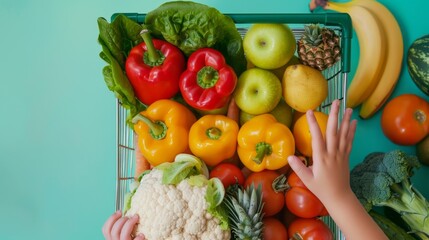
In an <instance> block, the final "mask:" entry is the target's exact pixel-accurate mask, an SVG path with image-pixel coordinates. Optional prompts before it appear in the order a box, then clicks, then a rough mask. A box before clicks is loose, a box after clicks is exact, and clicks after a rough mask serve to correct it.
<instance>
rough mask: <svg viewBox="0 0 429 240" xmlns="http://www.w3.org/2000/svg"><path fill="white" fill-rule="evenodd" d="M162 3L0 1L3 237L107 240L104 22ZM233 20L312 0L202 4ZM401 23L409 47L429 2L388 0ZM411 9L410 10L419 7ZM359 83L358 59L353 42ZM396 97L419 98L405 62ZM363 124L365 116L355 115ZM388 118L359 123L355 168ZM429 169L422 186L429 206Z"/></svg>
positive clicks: (111, 150) (109, 175) (297, 7)
mask: <svg viewBox="0 0 429 240" xmlns="http://www.w3.org/2000/svg"><path fill="white" fill-rule="evenodd" d="M163 2H166V1H159V0H150V1H149V0H147V1H145V0H139V1H137V0H127V1H109V0H92V1H84V0H73V1H70V0H68V1H67V0H66V1H54V0H39V1H30V0H18V1H17V0H0V29H1V37H0V54H1V64H0V74H1V75H0V76H1V77H0V82H1V85H0V110H1V115H0V116H1V117H0V136H1V137H0V189H1V193H0V238H1V239H4V240H14V239H36V240H38V239H62V240H68V239H103V237H102V234H101V226H102V225H103V223H104V221H105V220H106V218H107V217H108V216H109V215H110V214H111V213H113V211H114V207H115V205H114V200H115V166H116V165H115V164H116V162H115V161H116V152H115V151H116V150H115V149H116V146H115V143H116V142H115V141H116V138H115V134H116V132H115V127H116V126H115V124H116V122H115V101H116V100H115V98H114V96H113V94H112V93H111V92H109V91H108V89H107V87H106V86H105V84H104V80H103V77H102V75H101V69H102V67H103V66H104V62H103V61H102V60H101V59H100V58H99V57H98V53H99V52H100V50H101V47H100V46H99V45H98V43H97V36H98V27H97V22H96V21H97V18H98V17H104V18H106V19H110V16H111V15H112V14H113V13H115V12H140V13H145V12H147V11H150V10H152V9H154V8H156V7H157V6H159V5H160V4H161V3H163ZM198 2H201V3H205V4H209V5H211V6H213V7H216V8H218V9H219V10H220V11H222V12H225V13H238V12H244V13H257V12H264V13H275V12H285V13H294V12H297V13H300V12H308V8H307V5H308V2H309V1H308V0H284V1H279V0H264V1H257V0H246V1H244V0H232V1H231V0H213V1H209V0H206V1H198ZM380 2H382V3H384V4H385V5H386V6H387V7H388V8H389V9H390V10H391V11H392V12H393V13H394V14H395V16H396V17H397V20H398V21H399V24H400V25H401V28H402V30H403V35H404V44H405V47H406V48H408V46H409V45H410V44H411V42H412V41H413V40H414V39H416V38H417V37H420V36H422V35H424V34H428V31H429V29H428V25H427V21H423V19H427V9H428V8H429V2H428V1H426V0H415V1H388V0H380ZM411 2H412V3H411ZM352 48H353V49H352V57H353V58H352V72H351V73H350V76H352V74H353V71H354V69H355V68H356V63H357V57H358V49H359V46H358V43H357V39H356V36H355V35H354V39H353V42H352ZM402 70H403V71H402V74H401V77H400V80H399V83H398V85H397V88H396V90H395V92H394V93H393V95H392V96H397V95H399V94H402V93H416V94H418V95H420V96H422V97H424V98H425V99H427V100H429V97H428V96H424V95H423V93H422V92H420V91H419V90H418V89H417V88H416V86H415V85H414V83H413V82H412V81H411V79H410V77H409V75H408V72H407V70H406V65H405V62H404V64H403V69H402ZM355 117H356V118H357V114H355ZM379 118H380V112H379V113H378V114H377V115H376V116H375V117H373V118H371V119H370V120H365V121H362V120H359V122H358V129H357V133H356V140H355V144H354V148H353V152H352V156H351V165H352V166H354V165H355V164H356V163H358V162H359V161H361V160H362V159H363V157H364V156H365V155H366V154H368V153H369V152H372V151H389V150H392V149H396V148H400V149H404V150H405V151H407V152H409V153H414V152H415V149H414V147H401V146H397V145H395V144H393V143H391V142H390V141H389V140H387V139H386V138H385V137H384V135H383V133H382V131H381V129H380V125H379ZM428 173H429V170H428V167H422V168H421V169H419V170H418V171H417V172H416V175H415V177H413V181H414V182H415V186H416V187H417V188H418V189H420V191H421V192H422V193H423V194H424V195H425V196H426V197H428V198H429V186H428V184H427V177H426V176H427V174H428Z"/></svg>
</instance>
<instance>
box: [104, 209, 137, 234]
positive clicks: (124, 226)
mask: <svg viewBox="0 0 429 240" xmlns="http://www.w3.org/2000/svg"><path fill="white" fill-rule="evenodd" d="M138 221H139V218H138V216H137V215H135V216H133V217H131V218H128V217H122V214H121V212H120V211H117V212H115V213H114V214H113V215H111V216H110V217H109V218H108V219H107V220H106V222H105V223H104V225H103V228H102V231H103V235H104V238H105V239H106V240H144V239H145V238H144V236H141V235H139V236H137V237H135V238H132V237H131V233H132V231H133V228H134V225H136V224H137V223H138Z"/></svg>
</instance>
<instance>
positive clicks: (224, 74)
mask: <svg viewBox="0 0 429 240" xmlns="http://www.w3.org/2000/svg"><path fill="white" fill-rule="evenodd" d="M179 85H180V92H181V94H182V96H183V99H184V100H185V101H186V103H188V104H189V105H190V106H191V107H193V108H196V109H199V110H214V109H218V108H221V107H223V106H225V105H226V104H227V103H228V101H229V100H230V98H231V95H232V93H233V92H234V89H235V86H236V85H237V75H236V74H235V72H234V70H233V68H232V67H230V66H229V65H227V64H226V60H225V58H224V57H223V55H222V53H221V52H219V51H217V50H215V49H212V48H201V49H198V50H197V51H195V52H193V53H192V54H191V55H190V56H189V59H188V67H187V69H186V71H185V72H183V73H182V76H181V77H180V83H179Z"/></svg>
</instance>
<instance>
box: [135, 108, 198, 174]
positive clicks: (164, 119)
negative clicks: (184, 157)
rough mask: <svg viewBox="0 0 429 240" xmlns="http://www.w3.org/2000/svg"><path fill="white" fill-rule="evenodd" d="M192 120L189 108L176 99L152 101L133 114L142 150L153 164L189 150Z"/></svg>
mask: <svg viewBox="0 0 429 240" xmlns="http://www.w3.org/2000/svg"><path fill="white" fill-rule="evenodd" d="M195 121H196V117H195V115H194V114H193V113H192V112H191V110H189V109H188V108H186V107H185V106H184V105H182V104H180V103H178V102H176V101H173V100H169V99H161V100H158V101H156V102H154V103H152V104H151V105H149V107H148V108H147V109H146V110H145V111H142V112H141V113H140V114H137V115H136V116H135V117H134V118H133V123H134V131H135V132H136V134H137V136H138V139H137V144H138V146H139V148H140V151H141V153H142V154H143V156H144V157H145V158H146V159H147V160H148V161H149V163H150V164H151V165H152V166H157V165H159V164H161V163H164V162H173V161H174V158H175V157H176V155H177V154H179V153H190V150H189V145H188V135H189V129H190V128H191V126H192V124H194V122H195Z"/></svg>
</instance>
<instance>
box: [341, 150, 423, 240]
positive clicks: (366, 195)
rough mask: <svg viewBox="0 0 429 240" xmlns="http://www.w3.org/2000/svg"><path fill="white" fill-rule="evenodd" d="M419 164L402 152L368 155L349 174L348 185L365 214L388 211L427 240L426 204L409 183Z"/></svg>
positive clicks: (415, 158) (416, 160) (414, 158)
mask: <svg viewBox="0 0 429 240" xmlns="http://www.w3.org/2000/svg"><path fill="white" fill-rule="evenodd" d="M420 166H421V165H420V162H419V161H418V159H417V157H416V156H412V155H407V154H406V153H405V152H403V151H401V150H394V151H390V152H387V153H381V152H373V153H370V154H368V155H367V156H366V157H365V159H364V160H363V161H362V163H360V164H358V165H357V166H356V167H354V168H353V169H352V171H351V173H350V185H351V188H352V190H353V192H354V193H355V194H356V196H357V198H358V199H359V201H360V202H361V203H362V205H363V206H364V207H365V209H366V210H367V211H370V210H371V209H372V207H374V206H385V207H390V208H392V209H393V210H395V211H396V212H398V213H400V214H401V217H402V218H403V219H404V221H405V222H406V223H407V224H408V225H409V226H410V231H411V232H413V233H415V234H416V235H417V236H419V237H421V238H422V239H427V238H428V237H429V203H428V201H427V200H426V198H425V197H424V196H423V195H422V194H421V193H420V192H419V191H418V190H417V189H415V188H414V187H413V186H412V184H411V181H410V178H411V176H412V175H413V173H414V170H415V169H417V168H419V167H420Z"/></svg>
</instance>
